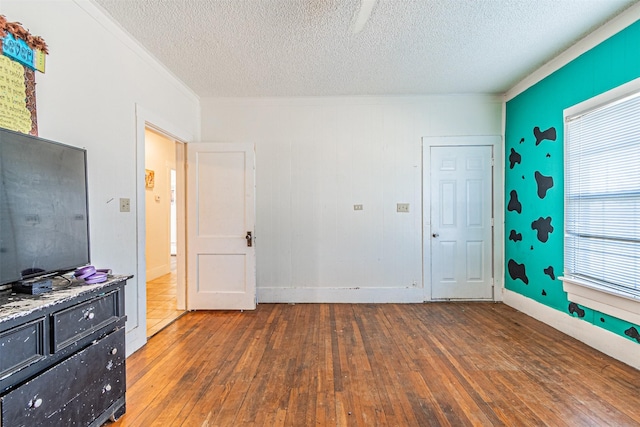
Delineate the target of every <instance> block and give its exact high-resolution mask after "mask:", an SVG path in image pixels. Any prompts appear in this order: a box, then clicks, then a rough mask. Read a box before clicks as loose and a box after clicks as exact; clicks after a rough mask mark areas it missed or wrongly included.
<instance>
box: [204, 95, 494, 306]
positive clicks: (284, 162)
mask: <svg viewBox="0 0 640 427" xmlns="http://www.w3.org/2000/svg"><path fill="white" fill-rule="evenodd" d="M201 105H202V118H201V122H202V134H201V137H202V140H203V141H217V142H251V143H255V145H256V182H257V184H256V190H257V193H256V214H257V218H256V230H255V236H256V251H257V286H258V301H259V302H285V301H291V302H303V301H307V302H320V301H327V302H329V301H340V302H346V301H354V302H355V301H359V302H364V301H380V302H391V301H405V302H408V301H422V300H423V297H424V296H423V279H422V208H421V200H422V184H421V183H422V164H421V153H422V147H421V144H422V142H421V138H422V137H424V136H454V135H455V136H460V135H501V134H502V122H501V121H502V99H501V98H500V97H489V96H462V95H460V96H429V97H387V98H369V97H361V98H338V97H336V98H289V99H276V98H262V99H215V98H211V99H202V100H201ZM425 172H427V173H428V171H425ZM396 203H409V204H410V213H409V214H406V213H397V212H396ZM354 204H362V205H363V208H364V209H363V210H362V211H354V209H353V205H354Z"/></svg>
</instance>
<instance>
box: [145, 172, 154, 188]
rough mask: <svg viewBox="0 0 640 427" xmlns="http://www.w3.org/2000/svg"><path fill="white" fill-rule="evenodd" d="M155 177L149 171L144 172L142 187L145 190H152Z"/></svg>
mask: <svg viewBox="0 0 640 427" xmlns="http://www.w3.org/2000/svg"><path fill="white" fill-rule="evenodd" d="M155 175H156V174H155V172H154V171H152V170H151V169H145V170H144V186H145V187H146V188H153V186H154V185H155V180H156V178H155Z"/></svg>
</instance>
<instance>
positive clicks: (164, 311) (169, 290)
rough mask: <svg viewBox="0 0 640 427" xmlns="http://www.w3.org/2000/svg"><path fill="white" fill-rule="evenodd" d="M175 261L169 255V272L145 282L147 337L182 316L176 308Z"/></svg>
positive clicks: (181, 312)
mask: <svg viewBox="0 0 640 427" xmlns="http://www.w3.org/2000/svg"><path fill="white" fill-rule="evenodd" d="M176 281H177V274H176V262H175V257H171V272H170V273H169V274H165V275H164V276H160V277H158V278H157V279H153V280H150V281H148V282H147V338H150V337H152V336H154V335H155V334H157V333H158V332H160V331H161V330H162V329H164V328H165V327H166V326H168V325H169V324H170V323H172V322H173V321H174V320H176V319H177V318H178V317H180V316H182V315H183V314H184V313H185V311H183V310H177V309H176V304H177V301H176Z"/></svg>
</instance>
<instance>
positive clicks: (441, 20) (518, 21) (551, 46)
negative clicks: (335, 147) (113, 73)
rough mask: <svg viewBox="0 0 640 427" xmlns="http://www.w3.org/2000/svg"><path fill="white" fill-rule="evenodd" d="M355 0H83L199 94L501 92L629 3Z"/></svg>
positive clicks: (619, 0)
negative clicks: (365, 5)
mask: <svg viewBox="0 0 640 427" xmlns="http://www.w3.org/2000/svg"><path fill="white" fill-rule="evenodd" d="M360 1H361V0H94V2H95V3H97V4H98V5H100V6H101V7H102V8H103V9H104V10H105V11H106V12H107V13H108V14H109V15H111V16H112V17H113V18H114V20H115V21H117V22H118V23H119V24H120V25H121V26H122V27H123V28H124V29H125V30H126V31H128V32H129V33H130V34H131V35H132V36H133V37H134V38H136V39H137V40H138V41H139V42H140V43H141V44H142V45H143V46H144V47H145V48H146V49H147V50H148V51H149V52H150V53H151V54H152V55H154V56H155V57H156V58H157V59H158V60H160V61H161V62H162V63H163V64H164V65H165V66H166V67H167V68H168V69H169V70H170V71H171V72H172V73H173V74H174V75H175V76H177V77H178V78H179V79H181V80H182V81H183V82H184V83H185V84H186V85H187V86H189V87H190V88H191V89H192V90H193V91H194V92H196V93H197V94H198V95H199V96H201V97H209V96H224V97H228V96H327V95H397V94H442V93H503V92H505V91H507V90H508V89H510V88H511V87H513V86H514V85H515V84H516V83H517V82H518V81H520V80H521V79H523V78H524V77H525V76H527V75H528V74H529V73H531V72H533V71H534V70H535V69H537V68H539V67H540V66H541V65H543V64H544V63H545V62H547V61H549V60H550V59H552V58H553V57H554V56H556V55H557V54H559V53H560V52H562V51H563V50H565V49H567V48H568V47H569V46H571V45H572V44H574V43H575V42H576V41H577V40H579V39H580V38H582V37H584V36H585V35H587V34H588V33H589V32H591V31H593V30H594V29H595V28H597V27H599V26H600V25H602V24H603V23H605V22H606V21H608V20H609V19H611V18H612V17H614V16H615V15H617V14H619V13H620V12H621V11H622V10H624V9H626V8H627V7H628V6H630V5H631V4H633V3H635V2H636V1H637V0H377V1H376V2H375V4H374V7H373V11H372V13H371V16H370V18H369V20H368V21H367V22H366V24H365V26H364V28H363V29H362V31H360V32H359V33H357V34H354V33H353V32H352V31H351V29H350V27H351V25H352V24H353V21H354V18H355V16H356V15H357V13H358V11H359V9H360ZM363 1H371V0H363Z"/></svg>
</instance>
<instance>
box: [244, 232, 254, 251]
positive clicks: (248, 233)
mask: <svg viewBox="0 0 640 427" xmlns="http://www.w3.org/2000/svg"><path fill="white" fill-rule="evenodd" d="M245 239H247V246H248V247H251V246H253V236H252V235H251V232H250V231H247V235H246V236H245Z"/></svg>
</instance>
